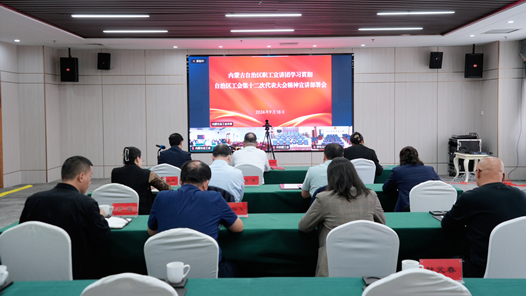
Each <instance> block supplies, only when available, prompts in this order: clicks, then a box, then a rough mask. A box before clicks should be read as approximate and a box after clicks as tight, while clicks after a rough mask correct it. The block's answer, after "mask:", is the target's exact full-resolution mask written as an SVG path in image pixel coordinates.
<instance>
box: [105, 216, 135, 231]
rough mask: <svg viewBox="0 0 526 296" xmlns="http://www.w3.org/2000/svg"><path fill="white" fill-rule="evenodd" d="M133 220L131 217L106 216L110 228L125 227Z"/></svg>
mask: <svg viewBox="0 0 526 296" xmlns="http://www.w3.org/2000/svg"><path fill="white" fill-rule="evenodd" d="M131 220H132V219H130V218H121V217H115V216H112V217H109V218H106V221H108V225H109V226H110V228H113V229H121V228H124V226H126V225H128V223H130V222H131Z"/></svg>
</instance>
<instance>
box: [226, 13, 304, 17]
mask: <svg viewBox="0 0 526 296" xmlns="http://www.w3.org/2000/svg"><path fill="white" fill-rule="evenodd" d="M225 16H226V17H298V16H301V13H229V14H225Z"/></svg>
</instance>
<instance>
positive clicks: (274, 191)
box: [172, 184, 463, 214]
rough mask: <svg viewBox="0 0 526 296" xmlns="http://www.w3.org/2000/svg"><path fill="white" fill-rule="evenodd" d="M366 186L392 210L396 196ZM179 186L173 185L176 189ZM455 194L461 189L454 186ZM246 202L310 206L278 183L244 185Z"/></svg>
mask: <svg viewBox="0 0 526 296" xmlns="http://www.w3.org/2000/svg"><path fill="white" fill-rule="evenodd" d="M365 186H366V187H367V188H369V189H371V190H373V191H374V192H375V193H376V195H377V196H378V199H379V200H380V203H381V204H382V208H383V209H384V212H393V211H394V208H395V205H396V201H397V199H398V196H397V195H396V194H395V195H393V194H387V193H385V192H384V191H383V190H382V186H383V184H366V185H365ZM177 188H179V186H173V187H172V189H174V190H176V189H177ZM455 189H456V190H457V196H459V195H460V194H462V192H463V190H462V189H459V188H456V187H455ZM242 201H244V202H247V203H248V204H247V206H248V213H249V214H260V213H261V214H267V213H305V212H307V210H308V209H309V206H310V198H303V197H301V189H281V188H280V185H278V184H264V185H259V186H246V187H245V194H244V195H243V200H242Z"/></svg>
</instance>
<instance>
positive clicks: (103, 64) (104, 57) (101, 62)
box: [97, 52, 111, 70]
mask: <svg viewBox="0 0 526 296" xmlns="http://www.w3.org/2000/svg"><path fill="white" fill-rule="evenodd" d="M110 61H111V54H109V53H103V52H99V56H98V59H97V69H99V70H109V69H110Z"/></svg>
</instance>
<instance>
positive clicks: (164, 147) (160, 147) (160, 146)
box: [155, 145, 166, 149]
mask: <svg viewBox="0 0 526 296" xmlns="http://www.w3.org/2000/svg"><path fill="white" fill-rule="evenodd" d="M155 146H157V148H159V149H166V146H164V145H155Z"/></svg>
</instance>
